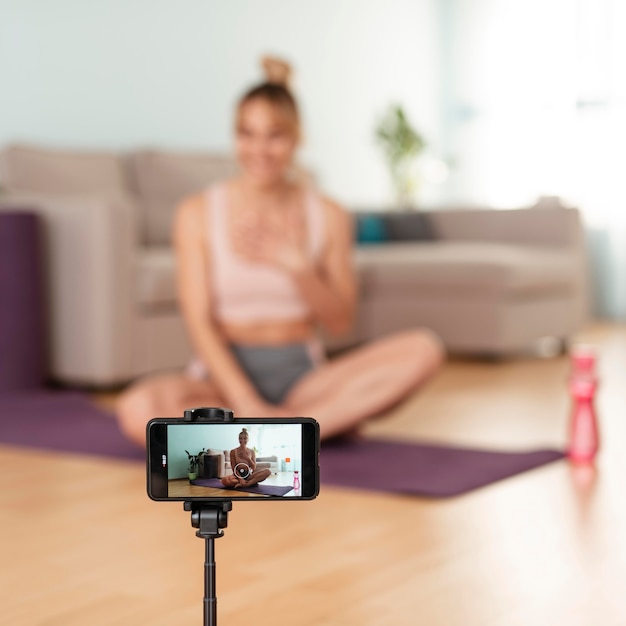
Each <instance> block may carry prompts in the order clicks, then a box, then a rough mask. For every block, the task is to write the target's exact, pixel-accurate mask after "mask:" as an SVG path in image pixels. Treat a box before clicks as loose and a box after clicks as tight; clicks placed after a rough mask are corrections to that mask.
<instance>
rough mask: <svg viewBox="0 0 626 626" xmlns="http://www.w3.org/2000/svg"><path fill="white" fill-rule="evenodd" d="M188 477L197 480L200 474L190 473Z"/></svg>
mask: <svg viewBox="0 0 626 626" xmlns="http://www.w3.org/2000/svg"><path fill="white" fill-rule="evenodd" d="M187 476H188V477H189V480H196V478H198V474H196V472H189V474H187Z"/></svg>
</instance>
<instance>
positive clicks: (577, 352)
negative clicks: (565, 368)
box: [571, 344, 596, 372]
mask: <svg viewBox="0 0 626 626" xmlns="http://www.w3.org/2000/svg"><path fill="white" fill-rule="evenodd" d="M571 361H572V366H573V367H574V369H575V370H577V371H579V372H580V371H582V372H592V371H593V369H594V367H595V365H596V351H595V349H594V347H593V346H589V345H584V344H581V345H578V346H575V347H574V348H573V349H572V353H571Z"/></svg>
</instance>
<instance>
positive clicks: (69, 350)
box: [0, 145, 587, 387]
mask: <svg viewBox="0 0 626 626" xmlns="http://www.w3.org/2000/svg"><path fill="white" fill-rule="evenodd" d="M234 170H235V166H234V163H233V161H232V159H231V158H229V157H228V156H225V155H214V154H185V153H176V152H159V151H154V150H145V151H137V152H134V153H132V154H124V155H120V154H116V153H107V152H97V153H96V152H85V153H81V152H73V151H60V150H48V149H42V148H36V147H30V146H22V145H13V146H9V147H7V148H5V149H4V150H3V151H2V153H1V155H0V185H1V186H2V188H3V192H2V195H0V207H5V208H7V207H10V208H12V209H19V210H34V211H36V212H37V213H39V214H40V215H41V217H42V221H43V224H44V228H45V239H46V245H47V259H48V265H47V268H46V269H47V275H48V281H49V285H50V290H49V307H50V341H51V349H50V355H51V357H50V358H51V362H50V373H51V376H52V377H53V378H54V379H57V380H59V381H62V382H65V383H68V384H76V385H87V386H96V387H98V386H111V385H118V384H123V383H126V382H128V381H129V380H131V379H133V378H136V377H137V376H141V375H143V374H146V373H148V372H153V371H157V370H163V369H167V368H178V367H182V366H184V365H185V364H186V363H187V361H188V359H189V358H190V354H191V351H190V347H189V342H188V340H187V337H186V334H185V331H184V328H183V324H182V321H181V318H180V315H179V313H178V309H177V305H176V294H175V281H174V269H175V268H174V257H173V254H172V250H171V246H170V225H171V219H172V214H173V209H174V206H175V205H176V203H177V202H178V201H179V200H180V199H181V198H182V197H184V196H185V195H187V194H189V193H192V192H195V191H197V190H199V189H202V188H203V187H205V186H206V185H207V184H209V183H210V182H211V181H213V180H216V179H220V178H223V177H225V176H227V175H229V174H230V173H232V172H233V171H234ZM428 215H429V217H430V220H431V225H432V229H433V231H434V234H435V237H436V238H435V239H434V240H430V241H412V242H411V241H401V242H400V241H390V242H387V243H384V244H379V245H367V246H355V261H356V265H357V269H358V275H359V281H360V287H361V301H360V307H359V314H358V318H357V320H356V324H355V327H354V329H353V331H352V332H351V333H350V335H349V336H346V337H343V338H341V339H339V340H337V339H334V340H332V341H329V342H328V343H329V346H330V347H331V348H337V347H344V346H346V345H350V344H354V343H358V342H361V341H365V340H368V339H371V338H374V337H377V336H380V335H382V334H385V333H388V332H391V331H394V330H398V329H402V328H407V327H413V326H422V325H424V326H429V327H431V328H433V329H434V330H435V331H436V332H438V333H439V334H440V336H441V337H442V338H443V340H444V342H445V344H446V345H447V347H448V349H449V350H450V351H452V352H470V353H490V354H502V353H509V352H514V351H517V350H520V349H523V348H525V347H528V346H529V345H530V344H531V343H532V342H534V341H536V340H537V339H539V338H541V337H544V336H556V337H559V338H561V339H567V338H568V337H570V336H571V335H572V334H573V333H574V332H576V331H577V330H578V329H579V328H580V326H581V324H582V322H583V320H584V317H585V311H586V292H587V290H586V280H585V276H586V270H585V254H584V246H583V236H582V228H581V224H580V218H579V214H578V212H577V211H576V210H575V209H565V208H562V207H560V206H556V205H554V204H551V205H550V206H543V207H542V206H538V207H534V208H525V209H520V210H515V211H494V210H492V209H471V208H467V207H458V208H455V209H447V210H438V211H432V212H429V213H428Z"/></svg>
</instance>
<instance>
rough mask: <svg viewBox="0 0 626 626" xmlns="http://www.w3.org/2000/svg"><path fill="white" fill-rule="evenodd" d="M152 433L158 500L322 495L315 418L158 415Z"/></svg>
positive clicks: (153, 489) (151, 464) (153, 488)
mask: <svg viewBox="0 0 626 626" xmlns="http://www.w3.org/2000/svg"><path fill="white" fill-rule="evenodd" d="M146 435H147V474H148V475H147V483H148V485H147V486H148V496H149V497H150V498H152V499H153V500H158V501H163V500H183V501H186V502H194V501H197V502H212V501H215V502H219V501H224V500H268V499H270V500H271V499H279V500H312V499H313V498H315V497H316V496H317V495H318V493H319V458H318V457H319V441H320V438H319V425H318V423H317V422H316V421H315V420H314V419H312V418H309V417H294V418H240V419H239V418H238V419H233V420H231V421H184V420H182V419H180V418H156V419H153V420H150V422H148V425H147V429H146Z"/></svg>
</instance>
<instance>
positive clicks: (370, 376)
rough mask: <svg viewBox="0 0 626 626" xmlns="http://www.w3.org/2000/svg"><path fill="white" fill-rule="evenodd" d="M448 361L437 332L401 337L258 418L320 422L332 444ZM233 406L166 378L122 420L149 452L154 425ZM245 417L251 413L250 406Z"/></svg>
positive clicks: (192, 383) (128, 399) (346, 362)
mask: <svg viewBox="0 0 626 626" xmlns="http://www.w3.org/2000/svg"><path fill="white" fill-rule="evenodd" d="M443 359H444V350H443V348H442V345H441V342H440V340H439V339H438V338H437V337H436V336H435V335H434V334H433V333H431V332H430V331H428V330H411V331H405V332H400V333H396V334H394V335H391V336H389V337H386V338H383V339H380V340H377V341H372V342H371V343H368V344H366V345H364V346H362V347H359V348H355V349H354V350H352V351H350V352H348V353H346V354H344V355H341V356H339V357H337V358H335V359H332V360H330V361H328V362H326V363H323V364H321V365H320V366H318V367H317V368H316V369H314V370H312V371H310V372H309V373H307V374H305V375H304V376H303V377H302V378H301V379H300V380H299V381H298V382H296V384H295V385H294V386H293V388H292V389H291V390H290V391H289V393H288V394H287V397H286V398H285V400H284V402H283V403H281V404H280V405H279V406H276V407H272V414H268V415H254V417H288V416H310V417H314V418H315V419H316V420H317V421H318V422H319V424H320V431H321V436H322V438H327V437H332V436H334V435H337V434H339V433H341V432H345V431H347V430H351V429H353V428H354V427H356V426H357V425H358V424H359V423H360V422H362V421H364V420H366V419H368V418H370V417H374V416H375V415H379V414H380V413H382V412H383V411H385V410H387V409H389V408H391V407H392V406H394V405H396V404H398V403H399V402H401V401H402V400H404V399H405V398H406V397H407V396H408V395H409V394H410V393H411V392H413V391H415V390H416V389H418V388H419V387H421V386H422V384H424V383H425V382H426V381H427V380H428V379H429V378H430V377H431V376H432V375H433V374H434V373H435V372H436V371H437V370H438V369H439V367H440V366H441V364H442V362H443ZM227 404H228V403H227V402H226V400H225V399H224V398H223V397H222V396H221V394H220V392H219V390H218V389H217V388H216V387H215V385H214V384H213V383H212V382H211V380H210V379H209V380H194V379H191V378H189V377H188V376H186V375H184V374H162V375H157V376H152V377H147V378H146V379H144V380H143V381H139V382H138V383H137V384H135V385H133V386H131V387H130V388H129V389H128V390H127V391H125V392H124V393H123V394H122V395H121V396H120V399H119V403H118V419H119V422H120V426H121V428H122V430H123V431H124V433H125V434H126V435H127V436H128V437H129V438H130V439H132V440H133V441H135V442H137V443H139V444H140V445H145V429H146V422H147V421H148V420H149V419H151V418H153V417H178V416H182V414H183V411H184V410H185V409H187V408H190V407H194V406H226V405H227ZM240 412H241V413H242V414H243V413H245V406H244V407H241V410H240ZM251 417H252V416H251Z"/></svg>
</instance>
